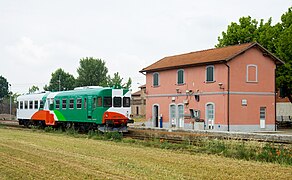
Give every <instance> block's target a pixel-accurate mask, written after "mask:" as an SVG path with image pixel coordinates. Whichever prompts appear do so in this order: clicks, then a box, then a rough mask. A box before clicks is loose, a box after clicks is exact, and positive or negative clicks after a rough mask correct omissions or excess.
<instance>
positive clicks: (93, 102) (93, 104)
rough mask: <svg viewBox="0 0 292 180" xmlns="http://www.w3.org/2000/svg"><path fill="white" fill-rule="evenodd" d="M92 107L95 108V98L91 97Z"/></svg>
mask: <svg viewBox="0 0 292 180" xmlns="http://www.w3.org/2000/svg"><path fill="white" fill-rule="evenodd" d="M92 108H93V109H95V108H96V98H93V101H92Z"/></svg>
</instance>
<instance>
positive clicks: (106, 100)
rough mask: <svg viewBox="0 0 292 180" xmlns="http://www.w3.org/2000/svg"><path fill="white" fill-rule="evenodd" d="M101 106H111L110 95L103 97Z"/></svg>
mask: <svg viewBox="0 0 292 180" xmlns="http://www.w3.org/2000/svg"><path fill="white" fill-rule="evenodd" d="M103 106H104V107H112V97H103Z"/></svg>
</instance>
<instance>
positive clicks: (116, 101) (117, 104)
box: [114, 97, 122, 107]
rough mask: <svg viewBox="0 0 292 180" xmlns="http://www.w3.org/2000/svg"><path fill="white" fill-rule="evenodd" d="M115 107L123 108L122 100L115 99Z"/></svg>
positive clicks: (119, 98)
mask: <svg viewBox="0 0 292 180" xmlns="http://www.w3.org/2000/svg"><path fill="white" fill-rule="evenodd" d="M114 107H122V98H121V97H114Z"/></svg>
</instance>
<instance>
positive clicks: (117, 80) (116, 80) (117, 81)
mask: <svg viewBox="0 0 292 180" xmlns="http://www.w3.org/2000/svg"><path fill="white" fill-rule="evenodd" d="M122 81H123V78H121V77H120V75H119V73H118V72H116V73H114V77H111V76H110V75H108V82H107V85H108V86H109V87H120V88H124V89H129V88H131V85H132V80H131V78H129V79H128V81H127V83H122Z"/></svg>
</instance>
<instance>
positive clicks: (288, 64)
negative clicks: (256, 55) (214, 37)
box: [215, 7, 292, 102]
mask: <svg viewBox="0 0 292 180" xmlns="http://www.w3.org/2000/svg"><path fill="white" fill-rule="evenodd" d="M249 42H258V43H260V44H261V45H262V46H263V47H265V48H266V49H267V50H268V51H270V52H271V53H273V54H274V55H275V56H277V57H278V58H280V59H281V60H283V61H284V62H285V64H284V65H282V66H279V67H277V70H276V87H277V89H276V90H279V92H280V96H281V97H288V98H289V100H290V102H292V96H291V91H292V7H290V8H288V11H287V12H285V13H284V14H282V16H281V22H279V23H277V24H275V25H272V18H269V20H268V21H267V22H264V20H263V19H261V20H260V21H259V22H258V21H257V20H256V19H252V18H251V17H250V16H246V17H241V18H239V23H236V22H231V24H230V25H228V27H227V30H226V31H223V32H222V34H221V36H219V37H218V44H217V45H215V47H224V46H229V45H236V44H243V43H249Z"/></svg>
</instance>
